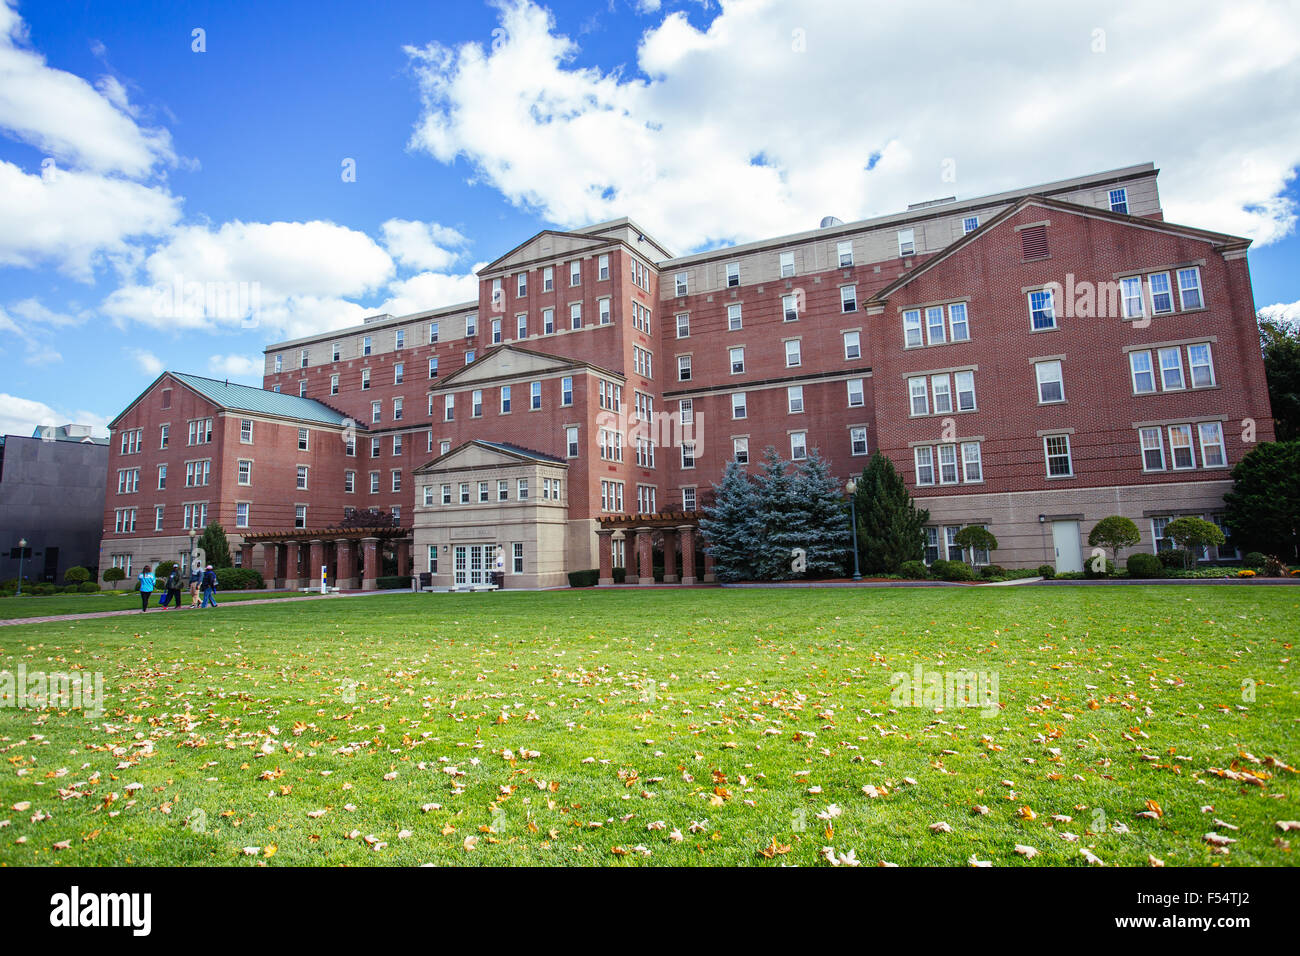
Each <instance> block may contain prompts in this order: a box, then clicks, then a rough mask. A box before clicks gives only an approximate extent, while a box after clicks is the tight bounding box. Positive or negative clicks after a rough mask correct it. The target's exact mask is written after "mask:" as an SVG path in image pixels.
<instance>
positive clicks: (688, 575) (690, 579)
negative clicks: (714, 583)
mask: <svg viewBox="0 0 1300 956" xmlns="http://www.w3.org/2000/svg"><path fill="white" fill-rule="evenodd" d="M677 537H678V539H680V541H681V542H682V584H694V583H695V526H694V525H689V524H684V525H682V526H681V527H680V528H678V529H677Z"/></svg>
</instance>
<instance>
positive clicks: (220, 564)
mask: <svg viewBox="0 0 1300 956" xmlns="http://www.w3.org/2000/svg"><path fill="white" fill-rule="evenodd" d="M199 547H200V548H202V549H203V552H204V554H206V555H207V557H208V564H210V565H212V566H213V567H214V568H228V567H230V566H231V561H230V542H229V541H227V540H226V529H225V528H223V527H221V525H219V524H217V523H216V522H215V521H214V522H212V523H211V524H210V525H208V526H207V527H206V528H204V529H203V535H202V537H200V538H199Z"/></svg>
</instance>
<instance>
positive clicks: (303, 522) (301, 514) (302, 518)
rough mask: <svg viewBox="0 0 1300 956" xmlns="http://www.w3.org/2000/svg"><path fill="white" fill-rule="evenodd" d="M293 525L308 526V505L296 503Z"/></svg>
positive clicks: (205, 508) (205, 506)
mask: <svg viewBox="0 0 1300 956" xmlns="http://www.w3.org/2000/svg"><path fill="white" fill-rule="evenodd" d="M203 510H204V511H205V512H206V511H207V510H208V506H207V505H204V506H203ZM293 526H294V527H295V528H305V527H307V506H306V505H294V508H293Z"/></svg>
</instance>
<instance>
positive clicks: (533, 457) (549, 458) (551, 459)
mask: <svg viewBox="0 0 1300 956" xmlns="http://www.w3.org/2000/svg"><path fill="white" fill-rule="evenodd" d="M474 448H484V449H487V450H488V451H489V452H495V453H497V454H499V455H502V456H504V459H503V460H505V461H510V460H514V461H536V462H540V463H542V464H546V465H560V466H562V467H564V468H567V467H568V466H569V463H568V462H567V461H565V460H564V459H563V458H557V457H556V456H555V455H548V454H547V453H546V452H542V451H535V450H533V449H532V448H524V447H523V446H522V445H511V444H509V443H508V442H499V441H488V440H487V439H485V438H471V439H469V440H468V441H464V442H461V443H460V444H459V445H457V446H456V447H455V448H452V449H451V450H449V451H447V452H446V453H445V454H442V455H439V456H438V457H437V458H434V459H433V460H432V461H429V462H426V463H425V464H423V465H421V466H420V467H419V468H416V469H415V472H414V473H415V474H417V475H418V474H425V473H428V472H430V471H433V470H436V469H437V466H439V465H443V466H446V464H447V463H448V462H450V461H451V460H452V459H455V458H460V457H461V456H462V455H464V454H465V453H466V452H467V451H469V450H471V449H474Z"/></svg>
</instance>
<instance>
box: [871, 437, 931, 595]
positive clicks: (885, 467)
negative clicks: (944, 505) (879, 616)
mask: <svg viewBox="0 0 1300 956" xmlns="http://www.w3.org/2000/svg"><path fill="white" fill-rule="evenodd" d="M854 501H855V506H856V508H857V513H858V555H859V558H860V560H861V562H862V573H863V574H881V573H884V574H894V573H896V572H897V571H898V568H899V566H900V565H901V564H902V563H903V562H904V561H920V560H923V559H924V558H925V532H924V531H923V530H922V528H923V527H924V526H925V523H926V522H927V521H929V520H930V512H928V511H925V510H923V509H918V508H917V507H916V505H915V503H914V502H913V501H912V496H911V495H910V494H909V493H908V491H907V486H906V485H905V484H904V483H903V476H902V475H900V474H899V473H898V470H897V469H896V468H895V467H894V463H893V461H891V460H890V459H889V457H888V456H886V455H882V454H881V453H880V452H879V451H877V452H876V453H875V454H873V455H872V456H871V459H870V460H869V461H868V462H867V466H866V467H865V468H863V469H862V476H861V477H860V478H859V479H858V487H857V491H856V492H855V493H854Z"/></svg>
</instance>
